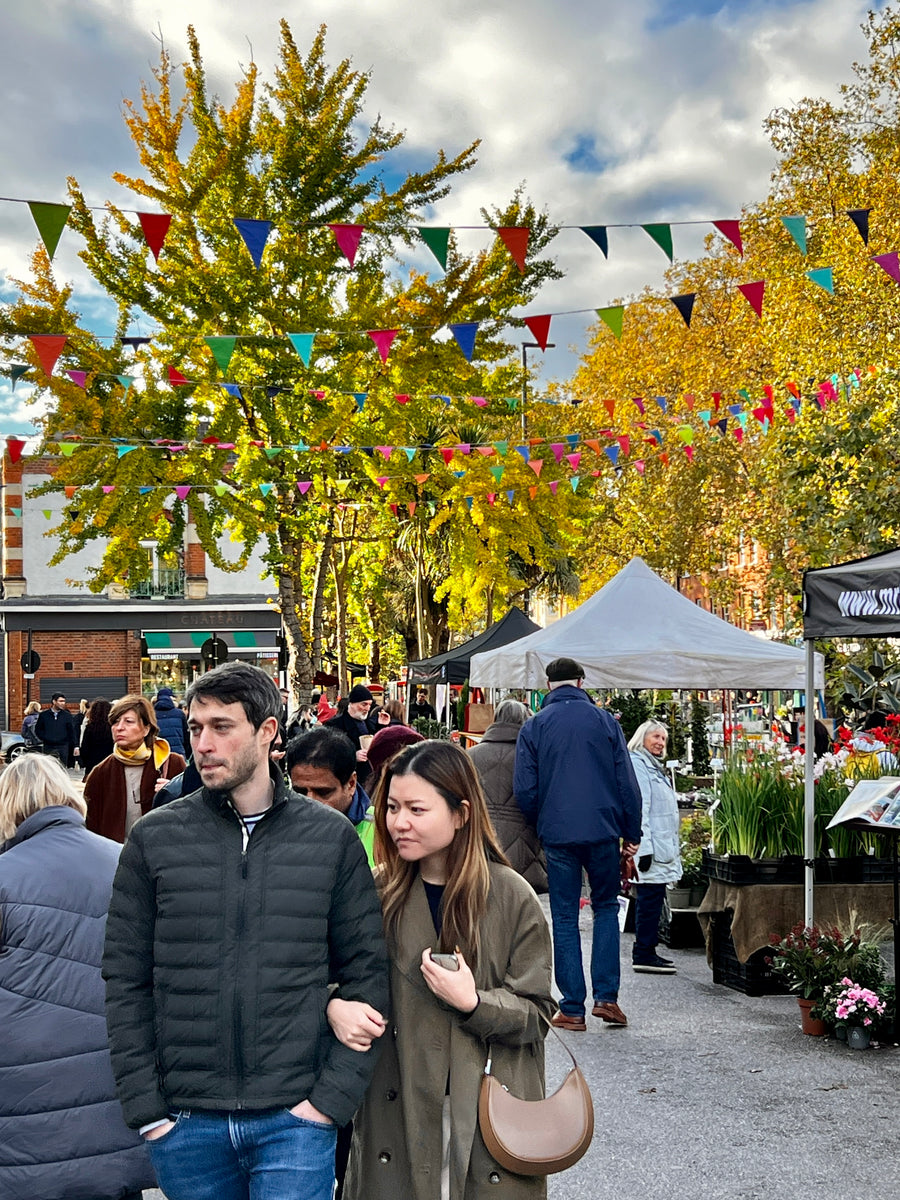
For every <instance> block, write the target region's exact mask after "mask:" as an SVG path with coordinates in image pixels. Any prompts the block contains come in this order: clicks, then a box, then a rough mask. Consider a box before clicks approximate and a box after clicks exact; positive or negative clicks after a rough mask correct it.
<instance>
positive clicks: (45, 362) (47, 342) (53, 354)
mask: <svg viewBox="0 0 900 1200" xmlns="http://www.w3.org/2000/svg"><path fill="white" fill-rule="evenodd" d="M31 344H32V346H34V352H35V354H36V355H37V356H38V361H39V362H40V364H41V366H42V367H43V368H44V374H45V375H46V376H47V378H48V379H49V378H50V376H51V375H52V374H53V368H54V367H55V366H56V360H57V359H58V358H59V356H60V355H61V354H62V352H63V349H64V348H65V345H66V338H65V336H64V335H60V334H51V333H47V334H37V333H33V334H32V335H31Z"/></svg>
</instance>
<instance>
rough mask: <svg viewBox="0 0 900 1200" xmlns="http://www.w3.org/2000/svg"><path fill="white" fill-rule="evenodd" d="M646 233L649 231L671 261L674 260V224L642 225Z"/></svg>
mask: <svg viewBox="0 0 900 1200" xmlns="http://www.w3.org/2000/svg"><path fill="white" fill-rule="evenodd" d="M641 229H643V231H644V233H649V234H650V236H651V237H652V238H653V240H654V242H656V244H657V246H659V248H660V250H662V251H663V253H664V254H666V255H668V258H669V262H672V261H673V255H672V226H671V225H642V226H641Z"/></svg>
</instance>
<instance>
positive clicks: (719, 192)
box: [0, 0, 882, 434]
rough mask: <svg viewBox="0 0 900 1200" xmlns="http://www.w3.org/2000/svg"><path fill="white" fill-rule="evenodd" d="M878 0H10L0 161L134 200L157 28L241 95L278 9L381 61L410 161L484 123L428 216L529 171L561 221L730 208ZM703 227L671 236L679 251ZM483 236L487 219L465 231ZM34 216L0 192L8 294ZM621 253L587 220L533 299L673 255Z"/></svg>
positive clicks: (88, 307) (680, 216) (338, 45)
mask: <svg viewBox="0 0 900 1200" xmlns="http://www.w3.org/2000/svg"><path fill="white" fill-rule="evenodd" d="M871 7H874V8H876V9H877V8H879V7H882V6H881V5H880V4H879V3H874V4H873V2H872V0H730V2H726V3H723V2H721V0H624V2H619V0H556V2H555V3H553V4H550V3H548V2H547V0H487V3H485V2H484V0H443V2H439V0H305V2H304V3H303V5H302V6H301V5H298V6H296V11H294V10H293V9H292V6H291V5H285V4H284V0H281V3H273V2H272V0H256V2H255V3H254V4H253V5H252V6H251V5H238V4H223V3H222V0H6V2H5V3H4V4H3V6H2V13H0V30H2V34H3V91H2V95H3V120H2V122H0V164H2V174H3V184H2V187H0V193H2V195H3V196H4V197H7V198H12V199H27V200H49V201H64V200H65V199H66V193H65V180H66V176H67V175H74V176H75V177H76V178H77V179H78V180H79V182H80V183H81V185H82V187H83V189H84V191H85V193H86V195H87V197H88V198H89V202H91V203H96V204H102V203H103V201H104V200H106V199H109V198H112V199H114V200H116V201H117V202H119V203H122V204H124V205H126V206H127V204H128V201H129V199H130V197H128V196H127V195H125V194H124V193H123V192H122V189H120V188H119V187H117V185H115V184H113V183H112V181H111V179H110V176H111V173H112V172H113V171H114V170H117V169H124V170H135V169H136V164H135V162H134V155H133V152H132V148H131V143H130V140H129V138H128V136H127V133H126V130H125V127H124V124H123V122H122V118H121V111H122V101H123V100H124V99H125V98H136V97H137V95H138V92H139V87H140V83H141V81H142V80H145V79H148V78H149V77H150V72H151V69H152V67H153V65H154V64H155V62H156V61H157V57H158V51H159V39H160V37H162V38H163V39H164V41H165V44H166V46H167V47H168V49H169V51H170V54H171V56H172V58H173V59H174V60H175V61H179V60H181V59H182V58H183V57H184V55H185V36H184V35H185V27H186V25H187V24H188V23H189V22H190V23H192V24H193V25H194V26H195V28H196V30H197V33H198V36H199V39H200V43H201V47H202V49H203V53H204V58H205V62H206V66H207V71H208V75H209V78H210V80H211V83H212V86H213V87H214V89H215V90H217V91H218V92H219V94H220V95H221V96H222V97H223V98H229V97H230V95H231V89H232V85H233V81H234V80H235V78H237V76H238V74H239V72H240V69H241V66H242V65H246V63H247V62H248V61H249V60H250V58H251V57H252V58H253V59H255V61H256V62H257V64H258V65H259V67H260V69H261V72H262V74H263V75H264V76H268V75H269V74H270V72H271V67H272V64H273V62H274V56H275V47H276V45H277V38H278V21H279V19H280V17H282V16H286V17H287V18H288V20H289V21H290V22H291V26H292V28H293V32H294V36H295V38H296V40H297V42H298V44H299V45H300V46H301V47H302V48H305V47H306V46H307V45H308V44H309V41H310V39H311V37H312V36H313V34H314V32H315V30H316V28H317V27H318V25H319V24H320V23H322V22H325V23H326V24H327V25H328V30H329V36H328V47H329V55H330V57H331V59H332V60H333V61H334V60H337V59H339V58H343V57H350V58H351V59H352V60H353V63H354V65H355V66H356V67H357V68H358V69H360V70H366V71H371V77H372V82H371V87H370V89H369V92H368V105H367V107H368V112H369V114H370V115H372V116H374V115H375V114H376V113H380V114H381V115H382V117H383V118H384V119H385V121H387V122H389V123H392V124H394V125H395V126H397V127H399V128H402V129H404V130H405V131H406V141H405V143H404V147H403V151H402V159H400V161H399V162H398V164H397V165H398V167H399V168H403V167H409V166H415V165H417V163H422V162H427V161H430V160H431V159H432V158H433V156H434V153H435V150H436V149H437V148H439V147H442V148H444V149H445V150H446V151H447V153H448V154H453V153H455V152H457V151H458V150H460V149H461V148H463V147H464V146H465V145H467V144H468V143H469V142H470V141H472V140H474V139H475V138H481V140H482V144H481V149H480V152H479V163H478V166H477V168H476V169H475V170H473V171H471V172H469V173H468V174H467V175H466V176H464V177H462V179H461V180H460V181H459V182H458V183H457V185H456V186H455V187H454V191H453V194H452V196H451V197H450V198H448V199H447V200H446V201H444V202H442V205H441V207H440V209H439V210H438V211H437V212H436V213H435V214H433V216H432V218H431V220H430V223H443V224H451V225H452V224H459V225H464V224H468V225H471V224H478V223H479V221H480V218H479V209H480V208H481V207H482V206H483V205H488V206H491V205H495V204H501V203H503V202H504V201H505V200H506V199H508V198H509V196H510V195H511V194H512V192H513V191H514V189H515V188H516V187H517V186H518V185H519V184H521V183H524V184H525V188H526V191H527V194H528V195H529V196H530V198H531V199H532V200H533V201H534V202H535V203H536V204H537V205H538V207H541V208H546V209H547V211H548V212H549V214H550V215H551V217H552V219H553V220H555V221H556V222H558V223H560V224H562V225H586V224H598V225H599V224H609V225H615V224H618V223H635V224H640V223H645V222H652V221H692V220H697V221H709V220H713V219H723V218H732V217H737V216H738V215H739V214H740V210H741V207H742V206H743V205H746V204H752V203H754V202H756V201H757V200H759V199H760V198H762V197H763V196H764V195H765V192H766V189H767V185H768V180H769V174H770V172H771V170H772V167H773V162H774V159H773V155H772V152H771V150H770V148H769V146H768V144H767V141H766V139H765V135H764V133H763V130H762V122H763V120H764V118H765V117H766V115H767V114H768V113H769V112H770V111H771V110H772V109H773V108H776V107H779V106H784V105H790V104H792V103H794V102H796V101H797V100H799V99H800V98H801V97H803V96H808V95H822V96H830V97H833V96H835V94H836V92H837V88H838V86H839V85H840V83H841V82H845V81H847V80H848V79H849V78H850V64H851V62H852V61H853V60H854V59H858V58H862V57H863V56H864V53H865V43H864V40H863V37H862V34H861V32H860V28H859V27H860V24H861V23H862V21H863V19H864V17H865V14H866V10H867V9H869V8H871ZM708 231H709V226H708V225H707V226H702V225H701V226H696V227H691V226H689V227H685V228H678V229H676V230H675V231H674V236H675V252H676V256H680V257H690V256H693V255H696V254H697V253H698V252H699V251H700V248H701V245H702V239H703V236H704V234H705V233H707V232H708ZM468 236H470V237H471V238H473V239H474V241H473V243H472V245H473V248H474V246H475V245H476V244H477V242H478V239H479V238H483V236H484V235H483V234H476V233H473V234H471V235H468ZM35 237H36V235H35V231H34V226H33V224H32V222H31V218H30V216H29V213H28V210H27V209H26V208H25V207H24V206H23V205H21V204H13V203H8V202H0V297H2V298H4V299H9V298H10V297H11V295H13V294H14V293H13V288H12V285H11V284H10V283H9V278H10V277H22V275H23V272H24V273H27V262H28V256H29V255H30V253H31V251H32V249H33V246H34V243H35ZM609 237H610V258H609V261H608V262H607V261H606V260H604V258H603V256H602V254H601V253H600V251H599V250H597V249H595V248H594V247H592V245H591V243H590V242H589V241H588V239H587V238H586V237H585V236H584V234H582V233H580V232H579V231H577V230H574V229H573V230H566V231H563V232H562V233H561V234H560V236H559V237H558V238H557V241H556V247H557V249H556V254H557V257H558V261H559V263H560V266H561V267H562V268H563V269H564V271H565V278H564V279H562V280H561V281H559V282H557V283H555V284H553V285H552V286H551V287H547V288H546V289H545V290H544V291H543V292H542V293H541V295H540V297H539V298H538V300H537V301H536V303H535V304H534V305H533V306H532V307H531V309H530V310H529V311H530V312H533V313H541V312H544V313H546V312H552V313H564V312H565V313H571V312H572V311H573V310H580V309H589V310H592V309H594V308H596V307H599V306H602V305H605V304H608V303H613V302H615V301H617V300H619V299H624V298H626V297H627V296H628V295H629V294H631V293H633V292H635V291H638V290H640V289H641V288H642V287H643V286H645V285H647V284H651V285H652V284H655V283H658V282H659V281H660V278H661V274H662V271H663V268H664V267H665V266H666V265H667V260H666V259H665V257H664V255H663V254H662V252H661V251H660V250H659V249H658V248H657V247H656V246H655V245H654V244H653V243H652V242H651V241H650V239H649V238H648V237H647V235H646V234H645V233H643V232H642V231H641V230H639V229H613V230H611V231H610V235H609ZM77 250H78V239H77V237H76V236H75V235H74V234H72V233H71V232H68V231H67V232H65V233H64V234H63V237H62V241H61V243H60V249H59V251H58V252H57V256H56V259H55V260H54V263H55V266H56V267H57V271H58V274H59V276H60V277H61V278H62V279H65V280H71V281H73V283H74V284H75V288H76V297H77V301H78V305H79V307H80V309H81V311H82V312H83V313H85V314H86V316H87V319H88V321H89V323H90V324H92V326H93V327H94V328H95V330H96V331H97V332H98V333H104V332H107V331H108V329H109V312H108V309H107V307H106V306H105V305H104V302H103V297H102V295H101V294H100V293H99V292H98V291H97V289H96V288H95V286H94V285H93V284H91V282H90V281H89V280H88V279H87V278H86V276H85V274H84V272H83V271H81V270H79V263H78V259H77ZM588 326H589V315H588V314H585V315H576V316H569V317H566V318H564V319H563V318H559V319H556V320H554V323H553V329H552V331H551V336H552V340H553V341H554V342H555V343H556V345H557V349H555V350H548V351H547V352H546V355H545V361H544V364H543V375H544V377H545V378H548V379H549V378H565V377H567V376H568V375H569V374H570V373H571V371H572V369H573V367H574V365H575V363H576V361H577V356H578V354H580V353H581V352H582V351H583V350H584V349H585V348H586V346H587V330H588ZM27 395H28V388H27V387H24V386H23V385H22V384H21V383H20V384H19V386H18V388H17V390H16V393H15V395H13V394H11V393H10V391H9V388H8V386H6V385H5V383H4V381H0V434H8V433H14V432H23V431H26V430H27V429H28V428H29V422H28V410H27V408H26V407H25V405H24V400H25V399H26V397H27Z"/></svg>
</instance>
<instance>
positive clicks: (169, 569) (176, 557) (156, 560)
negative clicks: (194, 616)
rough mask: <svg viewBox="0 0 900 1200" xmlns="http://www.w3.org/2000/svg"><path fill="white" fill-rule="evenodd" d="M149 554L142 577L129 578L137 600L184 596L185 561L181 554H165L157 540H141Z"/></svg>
mask: <svg viewBox="0 0 900 1200" xmlns="http://www.w3.org/2000/svg"><path fill="white" fill-rule="evenodd" d="M141 546H142V547H143V549H144V550H145V551H146V554H147V570H146V573H145V574H144V577H143V578H142V579H129V582H128V590H129V591H130V592H131V595H132V596H133V597H134V598H135V599H137V600H147V599H153V598H156V597H178V598H181V597H183V596H184V562H183V560H182V556H181V555H180V554H164V553H163V552H162V551H161V550H160V549H159V546H158V545H157V544H156V542H141Z"/></svg>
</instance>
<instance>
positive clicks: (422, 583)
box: [416, 522, 428, 659]
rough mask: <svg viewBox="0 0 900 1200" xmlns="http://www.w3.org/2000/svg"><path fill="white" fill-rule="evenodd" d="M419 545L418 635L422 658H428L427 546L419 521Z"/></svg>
mask: <svg viewBox="0 0 900 1200" xmlns="http://www.w3.org/2000/svg"><path fill="white" fill-rule="evenodd" d="M417 541H418V545H417V546H416V637H417V639H418V642H419V653H418V657H419V658H420V659H423V658H428V638H427V634H426V630H425V587H426V580H425V548H424V545H423V542H424V536H423V530H422V524H421V522H420V523H419V536H418V539H417Z"/></svg>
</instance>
